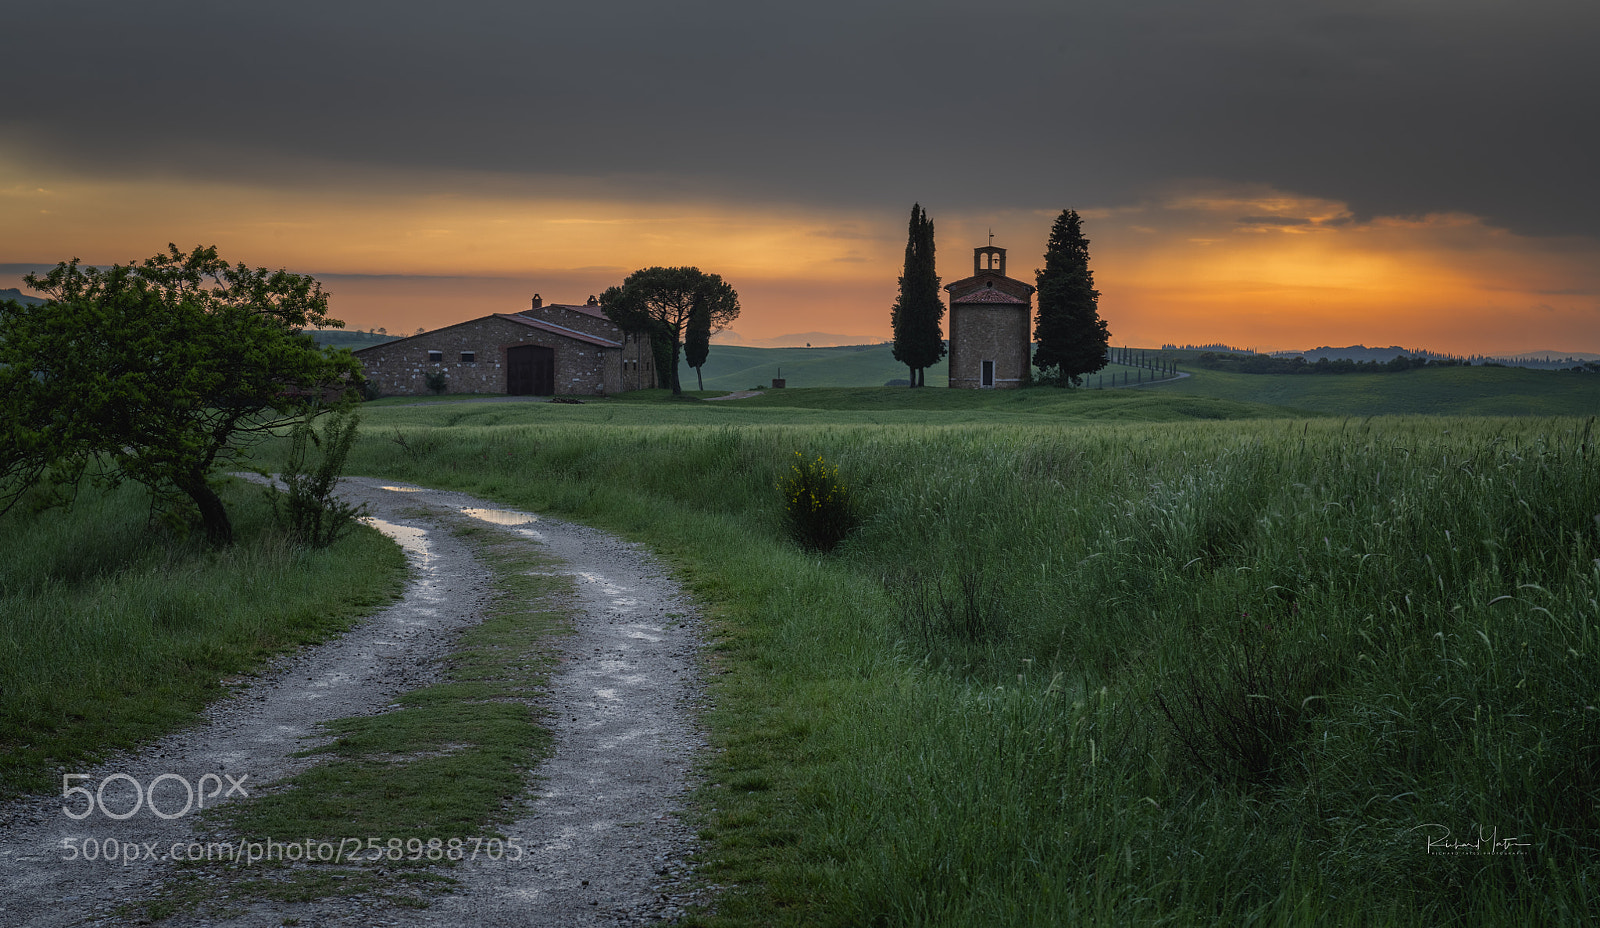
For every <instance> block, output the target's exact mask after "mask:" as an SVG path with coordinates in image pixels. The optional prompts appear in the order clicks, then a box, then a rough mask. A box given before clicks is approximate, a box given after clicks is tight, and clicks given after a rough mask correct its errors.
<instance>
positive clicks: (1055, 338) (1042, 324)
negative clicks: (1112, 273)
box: [1033, 209, 1111, 386]
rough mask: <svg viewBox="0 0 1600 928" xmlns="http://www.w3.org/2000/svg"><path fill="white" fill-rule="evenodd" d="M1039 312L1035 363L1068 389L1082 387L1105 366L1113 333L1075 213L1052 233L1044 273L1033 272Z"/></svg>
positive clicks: (1060, 220)
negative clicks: (1103, 311)
mask: <svg viewBox="0 0 1600 928" xmlns="http://www.w3.org/2000/svg"><path fill="white" fill-rule="evenodd" d="M1035 280H1036V282H1037V284H1038V294H1039V310H1038V316H1037V317H1036V322H1035V325H1034V330H1033V338H1034V341H1036V342H1037V343H1038V345H1039V347H1038V349H1037V350H1035V351H1034V355H1033V363H1034V365H1035V366H1036V367H1038V368H1039V369H1040V370H1042V371H1044V372H1045V375H1046V376H1047V377H1053V378H1055V379H1057V380H1058V381H1059V382H1061V383H1064V384H1071V385H1072V386H1078V385H1080V384H1082V383H1083V375H1084V374H1092V373H1094V372H1095V371H1098V370H1100V369H1101V368H1103V367H1105V366H1106V351H1107V347H1108V345H1109V344H1110V341H1111V333H1110V331H1109V330H1108V329H1107V328H1106V323H1105V320H1104V319H1101V318H1100V291H1098V290H1096V289H1095V288H1094V274H1093V273H1092V272H1091V271H1090V270H1089V240H1088V239H1086V238H1084V237H1083V227H1082V222H1081V220H1080V219H1079V218H1078V213H1077V211H1076V210H1070V209H1068V210H1062V211H1061V215H1060V216H1058V217H1056V221H1055V225H1053V226H1052V227H1051V228H1050V243H1049V245H1048V246H1047V247H1046V250H1045V254H1044V269H1043V270H1040V271H1037V272H1035Z"/></svg>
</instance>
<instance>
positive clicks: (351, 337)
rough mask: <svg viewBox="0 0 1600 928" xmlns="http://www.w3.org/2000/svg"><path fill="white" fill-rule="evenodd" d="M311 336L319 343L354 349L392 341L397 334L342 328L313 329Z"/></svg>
mask: <svg viewBox="0 0 1600 928" xmlns="http://www.w3.org/2000/svg"><path fill="white" fill-rule="evenodd" d="M311 337H312V338H314V339H316V340H317V344H319V345H331V346H333V347H335V348H349V349H350V350H351V351H355V350H356V349H358V348H370V347H371V346H373V345H381V344H383V343H384V342H392V341H394V340H395V339H397V338H399V337H400V336H398V335H375V334H373V333H371V332H347V331H345V330H343V329H313V330H311Z"/></svg>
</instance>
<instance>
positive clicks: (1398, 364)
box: [1195, 351, 1471, 374]
mask: <svg viewBox="0 0 1600 928" xmlns="http://www.w3.org/2000/svg"><path fill="white" fill-rule="evenodd" d="M1195 363H1196V364H1198V365H1199V366H1201V367H1203V368H1206V369H1207V370H1213V371H1227V372H1228V373H1232V374H1393V373H1397V372H1399V371H1411V370H1417V369H1418V368H1423V367H1470V366H1471V365H1470V362H1468V361H1466V360H1464V359H1461V358H1422V357H1408V356H1406V355H1401V356H1400V357H1398V358H1395V359H1394V360H1392V361H1351V360H1349V359H1348V358H1340V359H1338V360H1329V359H1328V358H1322V359H1320V360H1317V361H1315V362H1307V361H1306V359H1305V358H1298V357H1297V358H1275V357H1273V356H1271V355H1266V354H1227V353H1221V352H1216V351H1205V352H1201V354H1200V357H1199V358H1198V359H1197V360H1196V361H1195Z"/></svg>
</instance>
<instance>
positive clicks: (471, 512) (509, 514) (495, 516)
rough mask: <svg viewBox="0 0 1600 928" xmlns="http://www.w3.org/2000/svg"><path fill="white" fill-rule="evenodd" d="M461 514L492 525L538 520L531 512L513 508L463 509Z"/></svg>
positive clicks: (519, 523)
mask: <svg viewBox="0 0 1600 928" xmlns="http://www.w3.org/2000/svg"><path fill="white" fill-rule="evenodd" d="M461 514H462V515H464V516H471V517H473V518H474V519H481V520H482V521H484V522H489V523H491V524H493V525H527V524H528V523H529V522H537V521H539V517H538V516H536V515H534V514H533V513H531V512H517V511H516V510H514V509H463V510H461Z"/></svg>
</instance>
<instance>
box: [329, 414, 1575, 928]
mask: <svg viewBox="0 0 1600 928" xmlns="http://www.w3.org/2000/svg"><path fill="white" fill-rule="evenodd" d="M1108 392H1109V391H1108ZM763 399H765V398H763ZM741 402H743V401H741ZM919 402H920V400H919ZM995 402H999V401H995ZM1010 402H1019V403H1026V402H1028V400H1016V401H1010ZM706 405H710V406H716V405H718V404H689V405H686V406H685V407H683V408H682V411H681V412H676V413H669V412H668V411H666V410H664V409H660V408H656V409H653V410H652V413H651V416H652V419H651V420H650V424H639V423H638V422H637V421H635V420H628V419H624V418H623V417H622V416H621V415H620V414H617V413H618V412H619V410H620V409H621V408H622V407H610V409H609V410H606V411H604V413H605V414H612V418H610V419H609V420H608V419H605V418H602V413H592V414H585V415H584V416H571V415H568V414H567V412H565V411H564V412H562V413H560V414H555V415H547V414H545V412H544V411H543V410H532V411H525V412H524V411H497V412H495V413H494V414H493V415H492V416H489V415H479V414H476V413H473V414H463V415H460V416H459V417H452V418H451V419H450V420H449V421H448V422H446V421H445V418H444V416H445V413H444V412H443V411H441V412H440V413H437V414H436V415H438V416H439V417H440V418H437V419H432V420H430V419H429V418H427V417H426V416H425V415H422V414H419V412H418V411H415V410H404V411H402V410H394V411H387V412H384V413H383V415H382V416H380V415H378V414H377V413H378V411H374V414H373V416H372V418H370V419H369V423H371V424H372V425H373V426H374V429H373V431H374V432H378V433H379V434H381V431H380V430H382V429H384V428H403V429H406V430H408V434H409V435H410V436H411V439H412V447H413V449H425V450H420V451H417V452H416V453H411V452H404V451H402V449H401V448H400V447H399V446H398V445H397V444H395V443H393V442H384V441H382V440H375V441H370V442H366V443H364V444H363V445H362V446H361V447H360V448H358V449H357V451H356V454H355V455H354V456H353V458H352V465H351V466H352V468H353V469H357V470H361V471H364V472H367V473H374V474H382V475H384V476H385V477H389V478H393V479H404V480H411V481H415V482H418V483H423V484H429V485H435V486H441V487H448V488H452V489H463V490H469V491H472V492H475V493H478V494H480V495H484V496H488V497H491V498H495V499H498V500H501V501H503V502H504V503H506V504H508V505H512V506H516V507H519V508H524V509H550V510H554V511H556V512H561V513H565V514H568V515H571V516H574V517H577V518H580V519H583V520H585V521H589V522H593V523H597V524H600V525H604V526H606V527H609V528H613V529H617V530H620V531H623V532H624V533H627V534H630V535H632V536H634V537H637V538H641V539H644V540H646V541H648V542H649V543H650V544H651V545H652V546H653V547H654V548H655V549H656V550H657V551H658V552H660V553H662V554H664V555H665V556H666V557H668V558H669V559H670V560H672V561H673V562H674V563H675V564H677V565H678V567H679V569H680V570H681V571H682V573H683V574H684V576H685V577H686V579H687V581H688V584H689V587H690V589H691V590H692V591H693V592H695V593H696V594H697V595H699V596H701V597H702V598H703V599H706V600H708V601H710V602H711V603H713V604H714V610H713V613H712V614H713V615H714V616H716V617H717V618H716V621H717V627H718V632H719V637H718V640H717V643H716V645H715V646H714V650H713V651H712V653H711V654H710V655H709V660H710V666H711V668H712V670H713V672H714V676H713V680H714V684H713V685H714V689H715V695H714V701H715V705H716V708H715V710H714V711H713V712H712V713H711V715H710V718H709V721H710V724H711V726H712V729H713V732H714V736H715V738H716V740H717V743H718V745H719V747H720V748H721V750H720V751H719V752H717V753H715V754H714V755H713V756H712V757H711V758H710V759H709V760H708V769H707V773H708V774H709V776H708V783H707V785H706V787H705V788H704V791H703V792H702V793H701V794H700V797H699V802H700V804H701V807H702V810H703V812H704V814H705V816H706V819H705V833H706V835H707V837H708V839H709V842H710V843H709V845H708V849H707V852H706V860H705V862H704V867H703V870H702V872H703V873H704V875H705V876H706V878H707V879H710V880H712V881H715V882H718V883H723V884H734V885H736V886H738V890H737V891H735V892H731V893H729V894H727V895H726V896H725V897H724V898H723V899H722V900H721V902H720V903H719V905H718V908H717V910H716V911H715V912H714V913H710V914H703V915H702V916H700V918H701V921H702V923H705V924H711V925H717V926H732V925H756V924H761V925H774V924H775V925H840V926H843V925H865V924H876V925H971V924H992V925H1001V924H1004V925H1057V924H1079V923H1083V924H1118V925H1120V924H1142V923H1162V924H1243V923H1259V924H1279V923H1295V924H1330V925H1331V924H1351V923H1377V922H1382V923H1396V924H1408V925H1429V924H1441V923H1443V924H1479V923H1484V924H1487V923H1507V924H1511V923H1530V922H1532V921H1537V922H1540V923H1558V922H1576V921H1581V920H1582V918H1584V917H1585V916H1584V913H1585V912H1586V911H1587V901H1586V900H1587V899H1588V896H1589V889H1590V887H1592V886H1593V885H1594V884H1595V883H1596V882H1597V880H1600V849H1597V848H1596V845H1595V841H1594V835H1595V834H1597V833H1600V817H1597V816H1600V787H1597V786H1596V784H1597V783H1600V776H1597V771H1600V754H1597V753H1596V750H1597V749H1596V747H1595V746H1596V745H1600V711H1596V710H1595V709H1594V708H1593V704H1594V700H1593V697H1592V694H1593V693H1594V692H1596V691H1597V690H1600V613H1597V612H1596V607H1595V605H1594V604H1595V603H1596V602H1600V571H1597V569H1596V558H1597V557H1600V522H1597V520H1596V516H1597V515H1600V459H1597V457H1596V455H1595V453H1594V451H1593V448H1592V439H1593V437H1594V436H1593V435H1592V425H1590V424H1586V423H1585V421H1584V420H1579V419H1548V420H1528V419H1524V420H1491V419H1388V420H1374V421H1369V422H1353V421H1350V420H1344V421H1340V420H1319V421H1310V422H1306V421H1296V422H1285V421H1262V422H1219V423H1194V422H1181V423H1180V422H1166V423H1161V424H1109V423H1094V422H1085V421H1082V420H1081V419H1080V420H1078V421H1076V422H1055V423H1041V422H1040V421H1039V420H1038V419H1037V418H1035V417H1034V416H1033V414H1032V413H1029V412H1026V411H1024V410H1019V411H1017V412H1016V413H1015V414H1012V413H1010V412H1008V411H1007V410H1005V409H1001V408H998V407H996V406H990V407H986V411H985V415H986V416H987V421H986V422H984V423H982V424H961V425H950V424H946V423H944V422H943V421H941V422H940V423H939V424H928V422H927V419H928V417H927V416H924V422H923V424H916V423H913V422H910V421H906V422H901V423H896V424H887V425H886V424H881V423H880V424H866V423H865V422H863V421H862V420H859V419H855V418H853V417H852V414H851V413H848V412H847V413H834V414H832V415H834V416H835V417H836V418H834V419H833V420H832V421H829V420H828V418H827V416H828V415H830V413H828V412H827V411H826V410H819V411H818V413H819V416H818V418H817V419H814V420H807V421H806V423H805V424H802V425H796V424H793V422H792V421H791V420H790V418H789V416H788V413H787V412H778V413H777V415H775V416H774V417H773V418H772V419H770V420H767V421H766V422H765V423H764V422H762V421H761V420H759V419H758V418H756V417H755V415H754V412H758V411H759V410H755V411H752V412H747V413H745V414H744V415H748V416H750V418H747V419H744V420H743V421H742V424H740V425H739V427H732V422H731V421H730V420H722V422H723V424H725V425H729V427H721V428H707V427H706V425H708V424H711V423H713V422H716V421H718V420H714V419H710V418H708V417H707V413H706V412H705V410H704V409H703V407H704V406H706ZM458 412H459V411H458ZM1170 412H1171V411H1170V410H1169V413H1170ZM391 416H392V418H390V417H391ZM796 451H800V452H802V453H803V454H804V455H805V456H807V457H808V458H809V457H811V456H814V455H818V454H820V455H823V456H824V457H825V458H826V460H827V461H828V462H829V463H830V464H837V465H838V466H839V467H840V472H841V475H842V479H844V480H845V481H846V482H847V483H848V484H849V486H850V488H851V492H852V495H853V496H855V498H856V499H857V500H858V502H859V503H860V505H861V507H862V513H863V524H862V526H861V528H860V529H859V530H858V531H857V532H856V533H855V534H854V535H853V536H852V537H851V538H849V539H848V540H846V542H845V543H844V544H842V545H841V546H840V547H839V548H838V549H836V551H835V552H834V553H832V554H830V555H827V556H818V555H814V554H807V553H805V552H803V551H801V550H799V549H798V548H797V547H796V546H795V545H793V544H792V543H791V542H790V541H789V539H787V538H786V537H785V535H784V530H783V526H782V520H781V517H780V515H781V507H782V501H781V498H780V496H779V493H778V491H777V483H778V481H779V479H780V477H781V475H782V474H783V473H784V472H785V469H786V468H787V467H788V465H789V462H790V461H791V460H792V458H793V454H794V453H795V452H796ZM1496 832H1497V833H1498V834H1499V836H1500V837H1501V838H1514V839H1515V841H1516V842H1517V843H1516V844H1515V845H1512V846H1505V847H1502V848H1501V849H1500V851H1501V852H1500V853H1495V852H1486V853H1484V852H1474V853H1470V854H1469V853H1449V854H1446V853H1442V852H1439V851H1438V848H1439V847H1441V846H1443V845H1442V844H1441V843H1440V842H1444V841H1463V842H1465V841H1471V840H1473V839H1474V837H1475V836H1476V835H1478V834H1480V833H1481V834H1483V835H1489V834H1493V833H1496Z"/></svg>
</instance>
